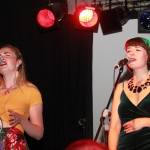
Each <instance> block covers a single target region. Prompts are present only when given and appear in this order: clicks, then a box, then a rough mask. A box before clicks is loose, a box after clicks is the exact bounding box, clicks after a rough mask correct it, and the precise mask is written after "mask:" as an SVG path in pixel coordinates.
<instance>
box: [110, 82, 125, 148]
mask: <svg viewBox="0 0 150 150" xmlns="http://www.w3.org/2000/svg"><path fill="white" fill-rule="evenodd" d="M121 92H122V84H118V85H117V87H116V90H115V93H114V98H113V101H112V111H111V122H110V130H109V136H108V147H109V150H117V146H118V139H119V134H120V129H121V122H120V118H119V115H118V106H119V104H120V95H121Z"/></svg>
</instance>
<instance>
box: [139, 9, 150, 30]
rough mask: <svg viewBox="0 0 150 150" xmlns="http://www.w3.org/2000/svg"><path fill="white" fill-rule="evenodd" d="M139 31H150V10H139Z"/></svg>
mask: <svg viewBox="0 0 150 150" xmlns="http://www.w3.org/2000/svg"><path fill="white" fill-rule="evenodd" d="M138 33H150V10H139V11H138Z"/></svg>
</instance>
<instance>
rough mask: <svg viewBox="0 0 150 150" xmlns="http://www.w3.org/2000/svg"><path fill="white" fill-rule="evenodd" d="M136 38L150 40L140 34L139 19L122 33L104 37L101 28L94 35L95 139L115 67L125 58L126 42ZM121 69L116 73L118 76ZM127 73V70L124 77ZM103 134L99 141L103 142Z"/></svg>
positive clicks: (110, 88) (131, 21)
mask: <svg viewBox="0 0 150 150" xmlns="http://www.w3.org/2000/svg"><path fill="white" fill-rule="evenodd" d="M135 36H141V37H145V38H149V39H150V36H149V34H148V33H138V23H137V19H132V20H129V21H128V22H127V23H126V24H125V25H124V26H123V30H122V32H118V33H114V34H108V35H103V33H102V30H101V27H100V26H99V30H98V33H94V41H93V138H94V137H95V135H96V132H97V130H98V127H99V125H100V117H101V113H102V110H103V109H104V108H105V107H106V106H107V103H108V101H109V98H110V95H111V92H112V89H113V73H114V66H115V65H116V64H117V63H118V61H119V60H120V59H122V58H123V57H124V56H125V51H124V48H123V45H124V42H125V41H126V40H127V39H128V38H130V37H135ZM118 72H119V69H117V70H116V71H115V76H116V77H117V76H118ZM125 73H126V68H125V67H124V71H123V74H122V76H124V75H125ZM101 133H102V129H101V132H100V134H99V137H98V139H97V140H98V141H101Z"/></svg>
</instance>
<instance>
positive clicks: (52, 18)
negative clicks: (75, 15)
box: [33, 3, 66, 33]
mask: <svg viewBox="0 0 150 150" xmlns="http://www.w3.org/2000/svg"><path fill="white" fill-rule="evenodd" d="M65 14H66V9H65V7H64V6H63V5H62V4H60V3H51V4H49V5H48V6H46V7H42V8H40V9H36V10H34V11H33V15H34V19H35V21H36V25H37V28H38V30H39V32H40V33H45V32H48V31H50V30H54V29H57V28H59V26H60V25H59V22H60V21H61V19H62V18H63V17H64V15H65Z"/></svg>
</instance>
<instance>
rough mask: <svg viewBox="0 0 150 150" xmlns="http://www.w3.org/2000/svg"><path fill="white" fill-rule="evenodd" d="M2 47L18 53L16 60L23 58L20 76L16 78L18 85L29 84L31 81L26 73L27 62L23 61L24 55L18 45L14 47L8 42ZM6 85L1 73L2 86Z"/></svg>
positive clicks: (0, 82) (0, 84) (0, 81)
mask: <svg viewBox="0 0 150 150" xmlns="http://www.w3.org/2000/svg"><path fill="white" fill-rule="evenodd" d="M2 48H9V49H11V51H12V52H13V53H14V54H15V55H16V60H22V63H21V64H20V65H19V67H18V69H17V71H18V77H17V78H16V79H15V82H16V85H18V86H21V85H24V84H28V83H29V82H28V81H27V78H26V74H25V64H24V61H23V57H22V54H21V52H20V51H19V49H18V48H17V47H14V46H12V45H10V44H6V45H3V46H1V47H0V50H1V49H2ZM3 85H4V79H3V75H2V74H0V87H1V86H3Z"/></svg>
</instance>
